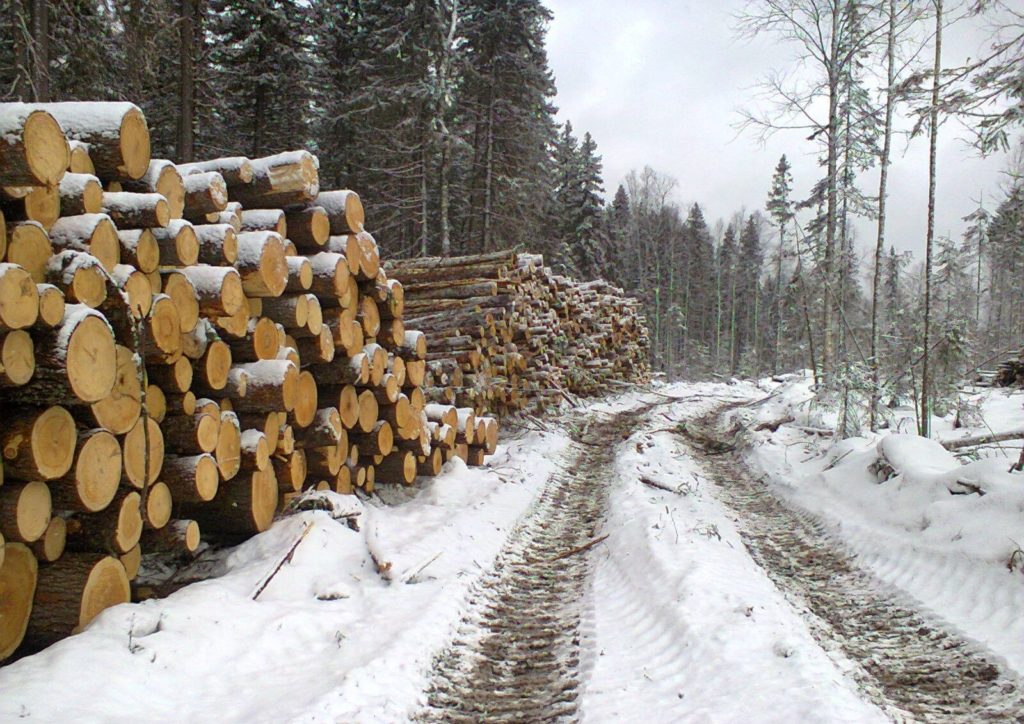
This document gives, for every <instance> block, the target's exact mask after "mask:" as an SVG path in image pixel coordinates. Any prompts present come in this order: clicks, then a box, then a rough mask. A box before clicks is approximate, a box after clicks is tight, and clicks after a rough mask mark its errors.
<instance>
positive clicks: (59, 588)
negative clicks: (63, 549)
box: [25, 553, 131, 650]
mask: <svg viewBox="0 0 1024 724" xmlns="http://www.w3.org/2000/svg"><path fill="white" fill-rule="evenodd" d="M130 600H131V586H130V584H129V583H128V575H127V574H126V572H125V569H124V565H123V564H122V563H121V561H120V560H118V559H117V558H115V557H113V556H104V555H100V554H96V553H65V554H64V555H63V556H61V557H60V559H59V560H57V561H55V562H54V563H52V564H50V565H47V566H44V567H43V568H41V569H40V570H39V577H38V581H37V583H36V588H35V596H34V600H33V607H32V617H31V620H30V621H29V625H28V629H27V631H26V632H25V645H26V647H28V648H29V649H31V650H38V649H42V648H45V647H46V646H49V645H50V644H52V643H55V642H56V641H59V640H60V639H62V638H65V637H67V636H70V635H71V634H75V633H78V632H79V631H81V630H82V629H84V628H85V627H86V626H88V625H89V623H91V622H92V620H93V619H94V618H96V616H98V615H99V614H100V613H102V612H103V611H105V610H106V609H108V608H110V607H111V606H116V605H117V604H119V603H128V602H129V601H130Z"/></svg>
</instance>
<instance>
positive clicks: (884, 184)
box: [868, 0, 981, 432]
mask: <svg viewBox="0 0 1024 724" xmlns="http://www.w3.org/2000/svg"><path fill="white" fill-rule="evenodd" d="M888 14H889V17H888V20H889V29H888V33H887V36H886V49H885V60H886V87H885V127H884V130H883V136H882V138H883V141H882V158H881V164H882V168H881V175H880V178H879V181H878V237H877V240H876V242H875V270H874V276H873V278H872V283H871V402H870V406H869V409H868V424H869V426H870V428H871V431H872V432H875V431H877V430H878V402H879V398H880V397H881V394H882V392H881V390H880V389H879V388H880V386H881V360H880V359H879V354H880V350H879V329H878V304H879V287H880V285H881V283H882V255H883V254H884V252H885V221H886V218H885V214H886V205H887V201H888V195H889V155H890V153H891V151H892V112H893V105H894V99H893V93H894V88H893V86H894V85H895V83H896V0H889V3H888ZM978 265H979V270H980V268H981V259H980V258H979V260H978Z"/></svg>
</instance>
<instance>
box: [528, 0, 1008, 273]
mask: <svg viewBox="0 0 1024 724" xmlns="http://www.w3.org/2000/svg"><path fill="white" fill-rule="evenodd" d="M546 3H547V5H548V7H550V8H551V10H552V11H553V13H554V16H555V17H554V20H553V22H552V23H551V26H550V28H549V34H548V54H549V60H550V64H551V68H552V70H553V71H554V73H555V79H556V82H557V85H558V96H557V97H556V99H555V103H556V104H557V105H558V107H559V116H558V117H559V120H565V119H569V120H571V121H572V123H573V127H574V128H575V130H576V133H577V135H578V136H582V135H583V133H584V131H590V133H591V135H593V136H594V139H595V140H596V141H597V144H598V151H599V152H600V153H601V155H602V157H603V160H604V179H605V185H606V191H607V192H608V195H609V197H610V196H611V195H612V194H614V192H615V189H616V187H617V186H618V184H619V183H620V182H621V181H622V179H623V178H624V176H625V175H626V173H628V172H629V170H630V169H634V168H636V169H639V168H642V167H643V166H645V165H650V166H652V167H653V168H655V169H656V170H658V171H661V172H663V173H665V174H668V175H670V176H673V177H675V178H676V179H677V180H678V182H679V187H678V191H677V200H678V201H679V202H680V203H692V202H694V201H696V202H698V203H700V204H701V206H702V207H703V208H704V212H705V216H706V217H707V218H708V222H709V224H714V222H715V221H716V220H717V219H720V218H721V219H726V220H728V218H729V217H730V216H731V215H732V214H733V213H734V212H735V211H737V210H739V209H740V208H741V207H746V209H747V211H748V212H750V211H753V210H757V209H763V207H764V202H765V197H766V195H767V192H768V188H769V185H770V183H771V176H772V172H773V171H774V168H775V164H776V163H777V162H778V159H779V156H781V155H782V154H783V153H785V154H786V155H787V157H788V158H789V160H790V162H791V163H792V165H793V167H794V169H793V176H794V187H795V188H794V196H795V197H796V198H803V197H805V196H806V195H807V193H808V191H809V189H810V187H811V185H812V184H813V183H814V182H815V180H816V179H817V178H818V177H819V176H820V174H821V171H820V170H819V168H818V167H817V162H816V156H815V152H816V150H817V149H816V148H815V146H814V144H812V143H810V142H808V141H805V140H804V139H805V137H806V136H807V133H799V132H783V133H780V134H777V135H776V136H775V137H773V138H772V139H770V140H769V141H768V142H767V144H765V145H762V144H761V142H760V141H759V139H757V138H756V137H755V136H754V134H753V133H751V132H744V133H742V134H738V132H737V130H736V129H735V124H736V122H737V121H738V120H739V118H740V116H739V114H738V109H740V108H741V107H749V106H750V105H751V103H752V102H753V100H754V97H755V95H756V85H757V82H758V81H759V79H761V78H762V77H763V76H764V74H765V73H766V72H768V71H769V70H770V69H771V68H778V69H780V70H781V69H787V68H791V67H792V60H793V58H794V54H795V52H796V49H795V48H794V47H791V46H787V45H784V44H782V43H780V42H778V41H776V40H775V39H774V38H770V37H768V36H765V37H764V38H761V39H758V40H756V41H750V40H746V39H741V38H739V37H738V35H737V33H736V31H735V29H734V28H735V19H734V15H735V14H736V13H738V12H739V11H740V10H741V9H742V8H743V7H744V6H745V4H746V3H745V2H744V0H628V2H622V0H546ZM984 38H985V35H984V34H983V32H982V31H981V30H980V29H979V28H978V27H976V26H975V27H968V26H967V25H965V24H961V25H960V26H958V27H956V28H954V29H953V30H952V31H950V34H949V37H948V38H947V39H946V40H945V41H944V45H948V47H949V57H951V58H952V57H953V56H956V55H965V54H968V53H974V52H976V51H977V49H978V47H979V45H980V44H981V43H982V42H983V41H984ZM958 136H962V132H961V131H960V129H958V128H957V127H956V126H954V125H953V124H951V123H950V124H946V125H943V126H941V127H940V135H939V140H940V144H939V176H938V213H937V217H936V218H937V223H936V231H937V233H939V234H949V235H952V236H954V237H955V238H959V236H960V234H961V232H962V230H963V228H964V223H963V222H962V221H961V219H962V217H963V216H965V215H966V214H968V213H969V212H970V211H971V210H972V209H973V208H975V206H976V204H975V203H974V202H973V201H972V198H974V199H977V198H978V197H979V195H980V194H982V193H984V194H985V196H986V197H987V198H989V199H991V198H992V196H993V195H994V194H995V193H996V192H997V189H998V187H999V183H1000V180H1001V171H1002V167H1003V162H1002V159H992V158H989V159H978V158H977V157H976V156H975V155H974V154H973V152H972V151H971V150H970V149H969V148H967V147H966V144H965V143H964V142H963V141H962V140H958ZM894 151H895V153H894V157H893V161H892V166H891V167H890V199H891V200H890V209H891V212H890V213H891V216H890V223H889V232H888V235H887V236H888V238H889V239H890V241H891V242H892V243H894V244H895V245H896V247H897V249H909V250H913V251H914V252H915V255H916V256H917V257H918V258H921V257H922V252H923V248H924V234H925V223H926V213H927V198H928V141H927V138H925V137H921V138H918V139H915V140H914V141H912V142H911V143H910V144H909V147H907V145H906V143H905V142H897V144H896V146H895V148H894ZM877 184H878V181H877V172H876V173H875V174H873V175H867V176H865V178H864V188H865V190H866V191H867V192H869V193H872V192H873V193H877ZM987 206H988V207H989V208H990V209H991V208H992V207H993V204H992V203H988V204H987ZM856 226H857V230H858V232H859V236H860V242H861V243H862V244H865V245H866V244H867V243H868V242H870V244H871V245H872V247H873V244H874V238H875V231H874V223H873V222H864V221H861V222H858V223H857V225H856Z"/></svg>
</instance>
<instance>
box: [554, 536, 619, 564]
mask: <svg viewBox="0 0 1024 724" xmlns="http://www.w3.org/2000/svg"><path fill="white" fill-rule="evenodd" d="M609 535H610V534H608V533H605V534H604V535H603V536H601V537H600V538H595V539H594V540H592V541H590V542H589V543H584V544H583V545H581V546H578V547H576V548H573V549H572V550H568V551H566V552H565V553H559V554H558V555H557V556H555V557H554V558H548V559H546V560H544V561H543V562H544V563H554V562H555V561H560V560H562V559H563V558H568V557H570V556H574V555H576V554H577V553H583V552H584V551H588V550H590V549H591V548H593V547H594V546H596V545H597V544H598V543H600V542H601V541H603V540H605V539H606V538H607V537H608V536H609Z"/></svg>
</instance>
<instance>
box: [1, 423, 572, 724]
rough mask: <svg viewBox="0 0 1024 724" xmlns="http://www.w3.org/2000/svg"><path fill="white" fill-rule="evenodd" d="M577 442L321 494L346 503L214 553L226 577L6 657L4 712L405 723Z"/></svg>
mask: <svg viewBox="0 0 1024 724" xmlns="http://www.w3.org/2000/svg"><path fill="white" fill-rule="evenodd" d="M567 444H568V438H567V437H566V436H565V435H563V434H560V433H530V434H528V435H526V436H524V437H522V438H520V439H518V440H512V441H511V442H510V443H508V444H506V445H503V446H501V447H499V449H498V451H497V453H496V454H495V456H494V457H493V458H491V460H490V461H489V466H488V468H480V469H470V468H467V467H466V466H465V465H463V464H461V462H459V461H453V462H452V463H450V466H449V468H448V469H446V471H445V472H443V473H442V475H440V476H439V477H437V478H435V479H433V480H430V481H428V482H427V483H426V489H424V490H422V491H420V492H419V494H418V495H416V496H415V497H414V498H412V499H411V500H409V501H407V502H405V503H403V504H401V505H395V506H377V505H363V504H362V503H360V502H359V501H358V500H356V499H355V498H352V497H349V496H337V495H334V494H332V493H323V494H320V495H321V496H322V498H323V500H325V501H327V502H328V503H330V506H328V507H332V508H333V509H334V510H333V512H328V511H310V512H303V513H299V514H296V515H292V516H289V517H286V518H284V519H282V520H281V521H279V522H277V523H276V524H275V525H274V526H273V527H272V528H271V529H270V530H269V531H267V532H266V533H263V534H261V535H259V536H256V537H255V538H253V539H251V540H250V541H248V542H246V543H244V544H243V545H241V546H239V547H238V548H235V549H232V550H231V551H230V552H229V553H228V554H226V555H225V556H223V557H222V559H220V560H216V561H214V564H213V567H214V575H216V576H217V577H215V578H211V579H210V580H206V581H203V582H201V583H196V584H193V585H190V586H187V587H185V588H183V589H181V590H179V591H178V592H176V593H174V594H172V595H171V596H169V597H168V598H166V599H163V600H151V601H147V602H145V603H139V604H126V605H122V606H117V607H115V608H113V609H110V610H108V611H106V612H104V613H103V614H102V615H101V616H100V617H99V618H97V619H96V621H95V622H94V623H93V624H92V625H90V626H89V628H88V629H87V630H86V631H85V632H84V633H82V634H80V635H78V636H73V637H71V638H69V639H66V640H65V641H62V642H61V643H59V644H57V645H55V646H53V647H51V648H49V649H47V650H46V651H43V652H41V653H39V654H36V655H35V656H31V657H28V658H25V659H22V660H21V661H18V662H16V663H14V664H12V665H10V666H7V667H5V668H2V669H0V692H3V695H2V696H0V721H15V720H17V719H18V718H19V717H24V718H31V719H33V720H36V721H76V722H104V723H108V722H136V721H167V722H170V721H192V722H226V721H235V722H281V721H290V720H301V721H402V720H405V719H406V718H407V717H408V715H409V713H410V712H411V711H412V710H414V709H415V708H417V707H418V706H419V705H420V703H421V701H422V696H423V689H424V686H425V682H426V677H427V675H428V673H429V669H430V664H431V657H432V656H433V655H434V654H435V653H436V651H437V650H438V649H440V648H441V647H443V645H444V644H445V643H446V642H447V641H448V640H449V639H450V638H451V635H452V629H453V627H455V626H456V624H457V623H458V620H459V616H460V613H461V611H462V609H463V608H464V599H465V597H466V595H467V592H468V591H469V590H470V587H471V586H472V584H473V582H474V581H475V580H476V579H477V578H478V577H479V576H480V575H481V574H482V573H483V571H484V570H486V569H487V568H488V567H489V566H490V564H491V561H492V560H493V559H494V557H495V556H496V555H497V553H498V551H499V549H500V547H501V545H502V543H503V542H504V539H505V537H506V536H507V534H508V531H509V529H510V528H511V527H512V526H513V525H514V524H515V522H516V521H517V520H518V519H519V517H520V516H521V514H522V513H523V511H524V510H526V509H527V508H528V507H529V506H530V504H531V503H532V502H533V500H534V499H535V497H536V496H537V494H538V492H539V491H540V489H541V488H542V487H543V485H544V482H545V481H546V480H547V478H548V476H549V475H550V474H551V472H552V470H553V469H554V466H555V461H556V460H557V458H558V456H559V453H560V452H561V451H562V450H563V449H564V448H565V446H566V445H567ZM352 519H354V520H356V521H358V522H357V526H350V525H349V524H348V521H349V520H352ZM354 527H358V530H355V529H354ZM297 541H300V542H298V545H297V546H296V542H297ZM293 546H296V547H295V548H294V553H293V555H292V557H291V559H290V561H288V562H287V563H285V564H284V565H281V566H280V568H279V570H277V572H276V575H273V576H272V574H274V571H275V569H277V568H278V566H279V564H281V562H282V561H283V560H284V559H285V558H286V556H287V555H288V553H289V551H290V550H292V548H293ZM371 549H372V551H373V555H374V556H376V557H377V559H378V560H379V561H381V562H382V563H390V571H389V573H390V576H391V578H392V581H391V582H390V583H388V582H386V581H385V580H383V579H382V577H381V576H380V575H379V574H378V573H377V569H376V566H375V564H374V562H373V560H372V558H371V555H370V550H371ZM271 576H272V578H271ZM268 579H269V582H268ZM264 585H265V588H263V586H264ZM261 588H262V591H260V589H261ZM257 592H259V594H258V598H257V599H256V600H254V596H256V594H257Z"/></svg>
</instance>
